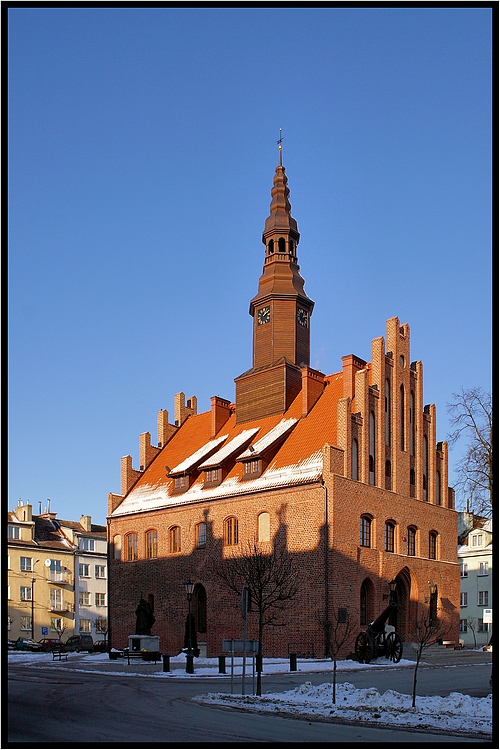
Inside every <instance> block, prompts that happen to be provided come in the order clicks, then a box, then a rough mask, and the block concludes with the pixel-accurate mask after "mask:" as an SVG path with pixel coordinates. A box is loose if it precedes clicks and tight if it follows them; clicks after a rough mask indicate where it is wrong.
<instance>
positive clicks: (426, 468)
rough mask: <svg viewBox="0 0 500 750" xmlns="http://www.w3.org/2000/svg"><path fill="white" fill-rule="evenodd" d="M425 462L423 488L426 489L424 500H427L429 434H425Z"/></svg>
mask: <svg viewBox="0 0 500 750" xmlns="http://www.w3.org/2000/svg"><path fill="white" fill-rule="evenodd" d="M423 462H424V471H423V477H422V489H423V491H424V498H423V499H424V500H425V502H427V500H428V497H427V483H428V474H427V471H428V468H429V443H428V440H427V435H424V455H423Z"/></svg>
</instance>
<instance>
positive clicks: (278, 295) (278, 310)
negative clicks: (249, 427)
mask: <svg viewBox="0 0 500 750" xmlns="http://www.w3.org/2000/svg"><path fill="white" fill-rule="evenodd" d="M279 153H280V163H279V165H278V166H277V167H276V172H275V175H274V182H273V188H272V190H271V206H270V215H269V216H268V218H267V219H266V223H265V226H264V232H263V234H262V242H263V243H264V245H265V257H264V268H263V272H262V276H261V277H260V279H259V289H258V292H257V294H256V296H255V297H254V298H253V299H252V301H251V302H250V315H251V316H252V318H253V363H252V368H251V369H250V370H248V371H247V372H246V373H243V375H240V376H239V377H238V378H236V381H235V382H236V415H237V421H238V422H246V421H248V420H250V419H256V418H259V417H262V416H269V415H271V414H277V413H279V412H284V411H286V409H287V408H288V407H289V406H290V404H291V402H292V401H293V399H294V398H295V396H296V395H297V394H298V393H299V391H300V389H301V377H302V376H301V368H302V367H306V366H307V367H308V366H309V349H310V319H311V313H312V310H313V307H314V302H313V301H312V300H311V299H310V298H309V297H308V296H307V294H306V292H305V290H304V279H303V278H302V276H301V275H300V269H299V265H298V262H297V245H298V244H299V239H300V234H299V231H298V228H297V222H296V221H295V219H294V218H293V216H292V215H291V208H292V207H291V205H290V201H289V195H290V191H289V189H288V178H287V176H286V173H285V168H284V167H283V165H282V158H281V157H282V151H281V143H280V152H279Z"/></svg>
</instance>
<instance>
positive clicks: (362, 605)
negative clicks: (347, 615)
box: [359, 578, 376, 626]
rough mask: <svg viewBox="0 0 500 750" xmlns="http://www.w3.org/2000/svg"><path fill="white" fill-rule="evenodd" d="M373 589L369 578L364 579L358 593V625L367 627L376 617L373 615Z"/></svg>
mask: <svg viewBox="0 0 500 750" xmlns="http://www.w3.org/2000/svg"><path fill="white" fill-rule="evenodd" d="M374 596H375V587H374V586H373V583H372V582H371V581H370V579H369V578H365V580H364V581H363V583H362V584H361V588H360V591H359V624H360V625H361V626H363V625H368V624H369V623H370V622H371V621H372V620H373V619H374V617H375V616H376V615H375V614H374Z"/></svg>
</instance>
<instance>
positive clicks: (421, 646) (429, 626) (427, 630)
mask: <svg viewBox="0 0 500 750" xmlns="http://www.w3.org/2000/svg"><path fill="white" fill-rule="evenodd" d="M449 630H450V628H449V627H448V628H446V627H444V626H443V625H442V623H441V622H440V621H439V620H438V619H437V618H436V617H434V616H433V614H432V612H430V611H427V612H421V613H420V615H418V617H417V618H416V619H415V620H414V621H413V622H412V623H411V628H410V637H411V639H412V642H413V644H414V646H413V650H414V652H415V655H416V660H415V668H414V670H413V692H412V703H411V705H412V706H413V708H415V699H416V695H417V673H418V668H419V666H420V660H421V658H422V654H423V653H424V651H426V650H427V649H428V648H429V646H432V645H433V644H434V643H436V642H437V641H439V640H441V639H442V638H444V637H445V636H446V635H447V634H448V633H449Z"/></svg>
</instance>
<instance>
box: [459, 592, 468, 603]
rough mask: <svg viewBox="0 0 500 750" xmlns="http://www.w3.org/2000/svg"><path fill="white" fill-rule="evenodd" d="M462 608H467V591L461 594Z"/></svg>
mask: <svg viewBox="0 0 500 750" xmlns="http://www.w3.org/2000/svg"><path fill="white" fill-rule="evenodd" d="M460 606H461V607H466V606H467V591H461V592H460Z"/></svg>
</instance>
